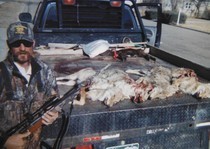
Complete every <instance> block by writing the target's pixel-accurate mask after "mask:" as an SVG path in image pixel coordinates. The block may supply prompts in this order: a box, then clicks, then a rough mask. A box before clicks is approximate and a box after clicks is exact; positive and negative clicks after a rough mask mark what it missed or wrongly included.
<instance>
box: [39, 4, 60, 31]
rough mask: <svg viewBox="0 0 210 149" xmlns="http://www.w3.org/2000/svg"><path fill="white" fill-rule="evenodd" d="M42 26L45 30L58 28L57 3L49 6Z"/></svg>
mask: <svg viewBox="0 0 210 149" xmlns="http://www.w3.org/2000/svg"><path fill="white" fill-rule="evenodd" d="M41 26H43V27H44V28H58V16H57V9H56V3H55V2H52V3H49V4H48V5H47V9H46V11H45V13H44V17H43V20H42V22H41Z"/></svg>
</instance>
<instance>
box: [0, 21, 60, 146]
mask: <svg viewBox="0 0 210 149" xmlns="http://www.w3.org/2000/svg"><path fill="white" fill-rule="evenodd" d="M7 36H8V39H7V44H8V47H9V52H8V56H7V58H6V59H5V60H4V61H3V62H1V63H0V136H1V134H2V133H3V132H4V131H6V130H8V129H9V128H11V127H12V126H15V125H16V124H18V123H19V122H20V121H21V120H23V119H24V118H25V115H26V114H28V113H33V112H34V111H36V110H37V109H38V108H39V107H40V106H41V105H42V104H43V103H45V102H46V100H48V99H50V97H52V96H58V88H57V85H56V80H55V75H54V72H53V71H52V70H51V69H50V68H49V67H48V66H47V65H46V64H45V63H44V62H42V61H40V60H38V59H37V58H36V57H35V52H34V51H33V47H34V46H35V41H34V36H33V32H32V30H31V28H30V26H29V24H27V23H25V22H16V23H12V24H11V25H10V26H9V27H8V29H7ZM57 117H58V112H55V111H48V112H46V113H45V114H44V115H43V117H42V123H43V124H44V125H49V124H52V123H53V121H55V120H56V119H57ZM40 132H41V127H40V128H39V129H38V130H36V131H35V132H34V133H30V132H25V133H17V134H14V135H12V136H11V137H9V138H8V139H7V141H6V143H5V145H4V146H5V148H6V149H37V148H39V142H40Z"/></svg>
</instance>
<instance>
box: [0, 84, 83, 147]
mask: <svg viewBox="0 0 210 149" xmlns="http://www.w3.org/2000/svg"><path fill="white" fill-rule="evenodd" d="M83 85H84V84H82V83H78V84H75V85H74V86H73V88H71V89H70V90H69V91H67V92H66V93H65V94H64V95H63V97H61V98H59V97H52V98H50V99H49V100H48V101H47V102H45V103H44V104H43V105H42V106H41V107H40V108H39V109H37V110H36V111H35V112H34V113H32V114H30V115H29V116H28V117H27V118H25V119H24V120H23V121H21V122H20V123H18V124H17V125H15V126H14V127H12V128H10V129H9V130H7V131H6V132H5V133H4V134H3V136H0V148H3V147H4V144H5V143H6V141H7V139H8V138H9V137H10V136H12V135H13V134H15V133H16V132H19V133H23V132H26V131H27V130H28V131H30V132H31V133H33V132H35V131H36V130H37V129H38V128H40V127H41V126H42V115H43V114H44V113H46V112H47V111H50V110H53V109H54V108H55V107H57V106H59V105H61V104H62V103H63V101H64V100H66V99H67V98H68V97H70V98H71V99H70V100H71V101H73V99H74V97H75V96H76V95H77V93H78V91H79V90H80V88H81V87H82V86H83Z"/></svg>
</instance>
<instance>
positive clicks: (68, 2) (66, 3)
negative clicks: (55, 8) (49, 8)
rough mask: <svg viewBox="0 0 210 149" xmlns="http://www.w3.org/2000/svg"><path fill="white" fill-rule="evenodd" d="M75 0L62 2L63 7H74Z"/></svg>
mask: <svg viewBox="0 0 210 149" xmlns="http://www.w3.org/2000/svg"><path fill="white" fill-rule="evenodd" d="M75 3H76V0H63V4H64V5H74V4H75Z"/></svg>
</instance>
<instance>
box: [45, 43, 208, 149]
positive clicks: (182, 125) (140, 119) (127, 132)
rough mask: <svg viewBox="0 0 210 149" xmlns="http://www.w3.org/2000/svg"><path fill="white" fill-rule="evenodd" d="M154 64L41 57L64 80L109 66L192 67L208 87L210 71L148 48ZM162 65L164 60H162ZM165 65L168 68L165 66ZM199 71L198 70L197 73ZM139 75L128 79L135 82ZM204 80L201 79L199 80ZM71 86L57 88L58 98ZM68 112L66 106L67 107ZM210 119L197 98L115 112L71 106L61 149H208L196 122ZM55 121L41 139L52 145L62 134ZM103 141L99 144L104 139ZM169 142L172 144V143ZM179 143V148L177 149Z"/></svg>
mask: <svg viewBox="0 0 210 149" xmlns="http://www.w3.org/2000/svg"><path fill="white" fill-rule="evenodd" d="M150 48H151V49H150V50H151V51H150V53H151V56H152V57H154V58H155V61H154V59H153V60H152V59H149V60H148V59H145V58H143V57H128V58H127V60H126V61H124V62H122V61H120V60H114V59H113V58H112V57H111V56H97V57H95V58H93V59H90V58H88V57H87V56H81V55H80V56H75V55H65V56H64V55H62V56H59V55H57V56H41V58H42V59H43V60H44V61H46V63H48V64H50V65H51V67H52V68H54V70H55V71H56V72H57V74H58V76H65V75H68V74H71V73H73V72H76V71H78V70H80V69H82V68H86V67H92V68H93V69H95V70H97V71H99V70H100V69H101V68H103V67H105V66H106V65H107V64H111V66H110V68H120V69H122V70H126V69H129V68H132V69H151V68H153V67H156V66H164V67H167V68H172V67H177V66H175V65H174V64H172V63H173V62H174V63H175V64H176V65H178V67H188V68H195V71H196V73H197V74H198V75H199V76H202V77H200V79H201V80H202V81H204V82H207V80H205V79H204V78H206V79H208V77H209V76H208V75H207V74H209V69H207V68H203V67H201V66H199V65H197V64H193V63H191V62H189V61H185V60H184V59H181V58H179V57H176V56H174V55H171V54H168V53H165V52H163V51H161V50H160V49H157V48H153V47H150ZM160 58H162V59H164V60H162V59H160ZM167 61H169V62H170V63H168V62H167ZM198 70H200V71H198ZM137 77H138V76H136V75H132V78H134V79H136V78H137ZM203 77H204V78H203ZM68 89H69V87H67V86H64V85H60V86H59V90H60V92H61V94H63V93H65V91H67V90H68ZM65 110H66V111H68V110H69V106H67V105H66V106H65ZM209 120H210V99H197V98H195V97H193V96H191V95H186V94H181V93H177V94H176V95H174V96H172V97H169V98H167V99H164V100H163V99H156V100H147V101H145V102H143V103H134V102H132V101H131V100H124V101H121V102H119V103H117V104H116V105H114V106H113V107H107V106H105V105H104V104H103V103H102V102H100V101H91V100H88V101H86V104H85V105H84V106H77V105H75V106H74V107H73V110H72V113H71V116H70V124H69V128H68V131H67V133H66V135H65V139H64V141H63V146H64V147H72V146H76V145H78V144H93V146H94V148H99V149H103V148H107V147H110V146H117V145H122V141H124V142H125V144H129V143H137V142H138V143H139V144H140V145H141V147H140V148H145V147H146V146H148V144H150V145H149V146H150V147H151V148H175V149H177V148H180V149H181V148H208V141H207V140H208V133H207V130H208V126H205V127H199V126H200V125H198V124H200V123H203V122H208V121H209ZM60 125H61V120H60V119H59V120H58V121H57V122H56V123H55V124H53V125H52V126H49V127H46V128H45V130H44V133H43V138H45V139H46V141H47V142H48V143H49V144H52V143H53V141H54V140H55V138H56V135H57V134H58V132H59V130H60ZM105 136H106V137H107V136H108V138H107V139H103V138H106V137H105ZM171 138H173V139H171ZM178 144H179V146H177V145H178Z"/></svg>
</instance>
